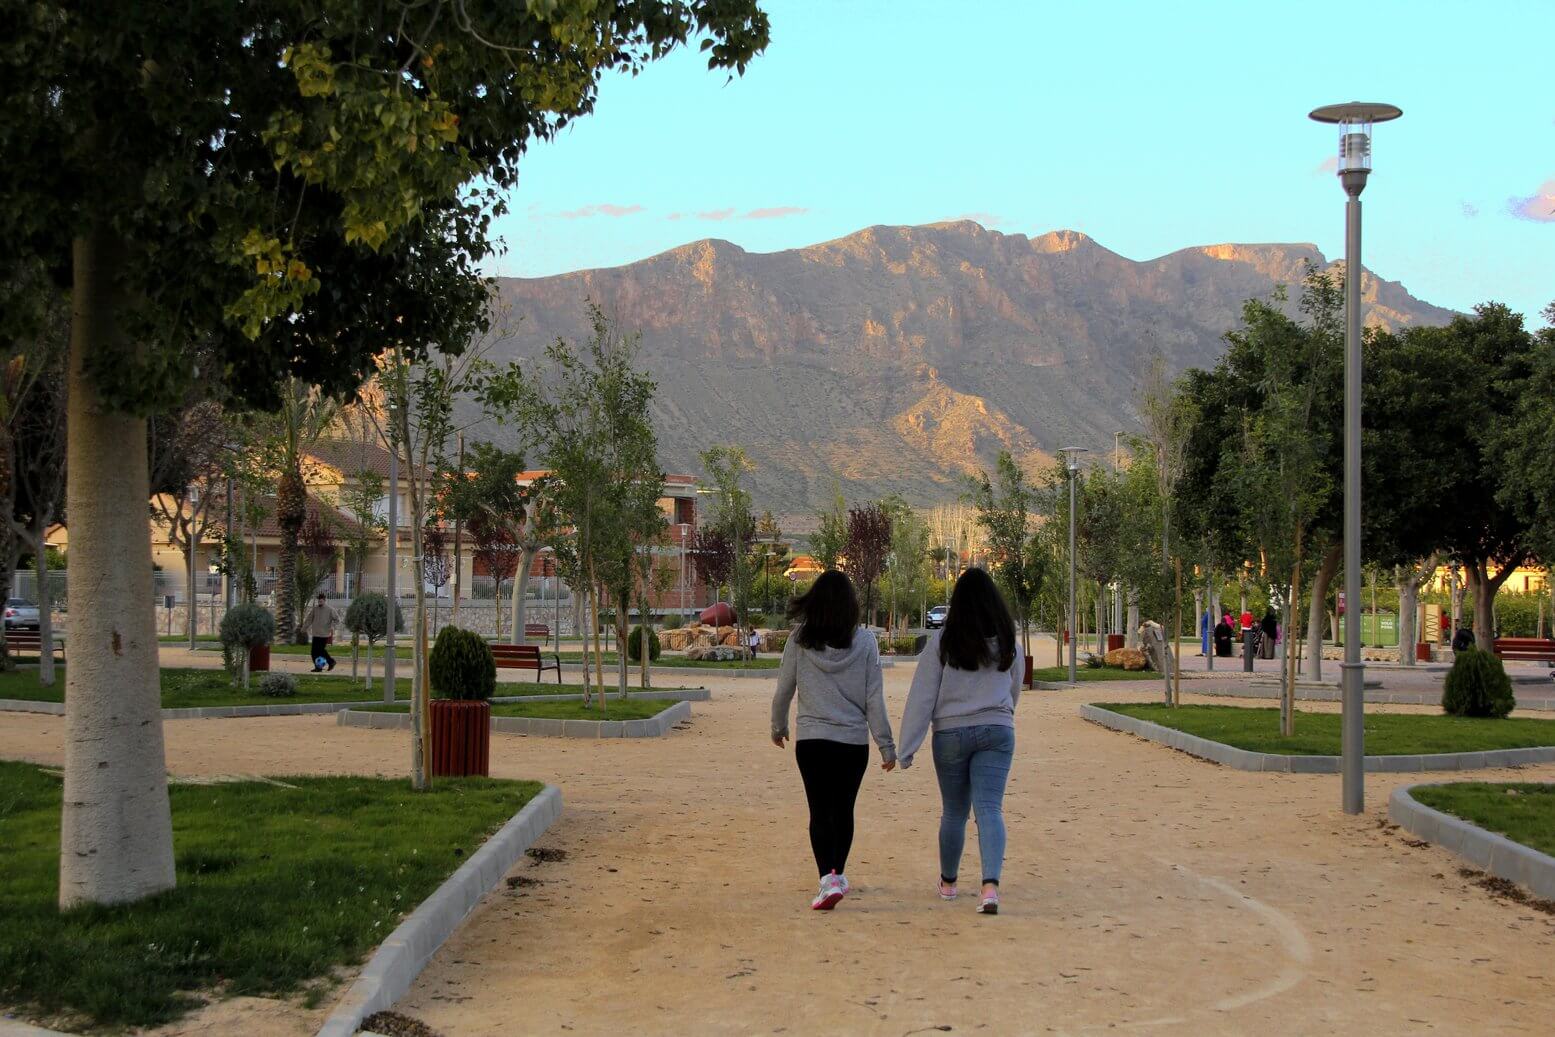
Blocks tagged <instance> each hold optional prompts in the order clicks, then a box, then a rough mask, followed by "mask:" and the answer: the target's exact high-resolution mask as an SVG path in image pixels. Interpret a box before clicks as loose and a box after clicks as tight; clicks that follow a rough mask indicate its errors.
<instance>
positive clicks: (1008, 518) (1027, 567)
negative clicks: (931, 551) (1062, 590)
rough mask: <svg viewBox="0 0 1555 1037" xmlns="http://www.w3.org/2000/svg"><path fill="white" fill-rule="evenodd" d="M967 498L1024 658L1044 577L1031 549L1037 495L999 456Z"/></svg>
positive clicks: (1006, 457)
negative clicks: (1017, 630)
mask: <svg viewBox="0 0 1555 1037" xmlns="http://www.w3.org/2000/svg"><path fill="white" fill-rule="evenodd" d="M970 496H971V499H972V503H973V505H974V506H975V507H976V508H977V519H978V522H979V523H980V524H981V525H982V527H983V529H984V530H986V531H987V534H988V553H989V557H990V559H991V561H992V563H993V564H992V569H993V574H994V576H995V577H996V578H997V579H998V581H999V584H1000V585H1001V586H1002V587H1003V589H1004V593H1005V595H1006V596H1007V597H1008V598H1009V602H1010V608H1011V609H1012V610H1013V611H1014V612H1015V616H1016V619H1017V620H1018V621H1019V623H1020V629H1021V643H1022V647H1023V649H1024V651H1025V652H1026V654H1027V655H1028V656H1029V655H1030V654H1031V612H1032V602H1033V601H1034V600H1035V599H1036V598H1037V597H1038V596H1039V595H1040V594H1041V591H1042V584H1043V581H1044V578H1045V576H1046V567H1045V565H1043V564H1042V562H1043V560H1044V559H1045V557H1046V555H1045V554H1044V553H1042V552H1040V551H1037V550H1034V548H1033V546H1032V541H1033V539H1034V530H1033V522H1032V519H1033V515H1032V512H1033V509H1034V507H1035V505H1036V504H1037V495H1036V493H1035V492H1034V490H1033V487H1032V486H1031V485H1030V484H1029V483H1028V482H1027V481H1026V473H1025V472H1023V471H1021V469H1020V466H1019V465H1017V464H1016V463H1015V458H1014V457H1012V456H1011V455H1010V452H1009V451H1008V450H1002V451H1000V452H999V460H998V463H997V466H996V467H995V469H994V476H993V478H990V477H989V475H988V473H987V472H984V473H982V474H981V475H980V476H977V477H976V478H975V479H974V480H973V484H972V490H971V494H970ZM1065 514H1066V516H1067V512H1066V513H1065ZM1066 528H1067V527H1066Z"/></svg>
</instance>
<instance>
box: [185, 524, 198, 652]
mask: <svg viewBox="0 0 1555 1037" xmlns="http://www.w3.org/2000/svg"><path fill="white" fill-rule="evenodd" d="M192 518H193V516H191V521H190V523H189V525H187V526H185V527H184V543H185V547H184V568H185V569H188V570H189V572H188V574H187V575H188V579H187V580H186V581H185V583H184V593H185V594H187V595H188V598H189V603H188V605H189V607H188V608H186V609H184V613H185V616H184V626H185V627H186V628H187V631H186V632H187V633H188V635H189V651H191V652H192V651H194V650H195V648H196V647H198V644H199V622H198V620H197V619H196V614H197V613H198V612H199V610H198V609H196V608H195V607H194V606H195V601H196V599H197V598H198V597H199V591H198V590H196V589H195V579H194V560H195V556H196V555H198V554H199V551H200V533H199V530H198V529H197V528H196V527H195V525H194V522H193V521H192Z"/></svg>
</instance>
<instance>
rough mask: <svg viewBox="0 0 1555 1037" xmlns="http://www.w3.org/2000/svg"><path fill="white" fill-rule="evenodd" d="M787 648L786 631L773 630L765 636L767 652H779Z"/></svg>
mask: <svg viewBox="0 0 1555 1037" xmlns="http://www.w3.org/2000/svg"><path fill="white" fill-rule="evenodd" d="M787 646H788V631H787V630H774V631H772V633H770V634H768V635H767V651H769V652H781V651H782V650H783V649H784V648H786V647H787Z"/></svg>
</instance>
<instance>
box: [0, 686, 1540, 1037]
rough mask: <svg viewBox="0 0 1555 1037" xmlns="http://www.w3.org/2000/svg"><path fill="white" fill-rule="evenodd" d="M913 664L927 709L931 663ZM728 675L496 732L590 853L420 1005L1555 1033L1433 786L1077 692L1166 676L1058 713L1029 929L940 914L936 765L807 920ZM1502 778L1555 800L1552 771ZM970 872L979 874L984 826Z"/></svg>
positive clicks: (1026, 792)
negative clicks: (661, 709)
mask: <svg viewBox="0 0 1555 1037" xmlns="http://www.w3.org/2000/svg"><path fill="white" fill-rule="evenodd" d="M886 673H887V680H886V685H887V695H888V699H889V700H890V703H891V707H892V713H893V716H899V715H900V711H901V706H902V702H903V700H904V698H905V694H906V686H907V681H908V679H909V678H910V675H911V667H910V666H898V667H895V668H892V669H889V670H887V671H886ZM709 683H710V684H711V685H712V686H713V687H714V694H715V696H716V697H715V699H714V701H712V702H710V703H697V704H695V705H694V707H693V709H694V716H693V721H692V723H691V726H690V727H689V729H687V730H684V731H678V732H676V733H674V734H673V735H672V736H670V737H668V738H665V739H658V740H640V741H637V740H633V741H625V742H614V741H613V742H580V741H571V740H562V739H543V738H517V737H496V738H494V739H493V763H494V772H495V773H497V774H500V775H502V776H511V777H535V778H542V779H544V780H547V781H551V782H554V783H556V784H559V785H560V786H561V787H562V789H563V794H564V797H565V799H566V815H565V817H564V818H563V819H562V820H561V821H560V822H558V824H557V825H556V826H554V827H553V828H552V829H551V831H550V832H549V833H548V834H547V836H546V837H545V838H544V840H543V845H545V846H546V847H549V848H553V849H558V850H562V851H565V853H566V854H567V857H566V859H565V860H564V861H559V862H553V863H544V864H530V863H528V862H526V863H524V864H521V865H520V866H519V867H518V868H517V869H516V870H515V872H514V873H513V876H512V877H515V878H520V879H521V880H523V881H522V883H521V884H519V885H517V886H516V887H513V888H509V887H508V886H507V885H506V884H504V885H503V886H502V887H501V888H499V890H498V891H496V892H494V893H493V894H491V895H490V896H488V897H487V899H486V901H485V902H484V903H483V904H482V905H481V907H480V908H479V909H478V910H477V912H476V914H475V915H473V916H472V918H471V919H470V920H469V922H467V923H466V925H465V926H464V928H463V929H462V930H461V931H460V932H459V933H457V934H456V935H455V936H454V938H453V939H451V940H450V941H449V943H448V944H447V945H446V946H445V947H444V948H443V950H442V951H441V952H440V953H439V954H438V955H437V956H436V958H435V959H434V960H433V962H432V964H431V965H430V966H429V967H428V969H427V970H426V972H425V973H423V975H422V977H421V979H420V980H419V982H418V983H417V984H416V986H415V987H414V988H413V989H412V991H411V992H410V993H409V994H408V995H407V996H406V997H405V998H404V999H403V1000H402V1002H401V1003H400V1004H399V1005H398V1006H397V1010H399V1011H401V1012H404V1013H405V1014H407V1015H411V1016H415V1017H417V1018H419V1019H422V1020H424V1021H425V1022H426V1023H427V1024H429V1025H430V1026H432V1027H433V1028H434V1029H436V1030H437V1031H438V1032H440V1033H442V1034H445V1035H447V1037H465V1035H470V1037H476V1035H486V1034H491V1035H496V1034H512V1033H556V1032H562V1031H566V1032H573V1033H622V1032H633V1033H788V1034H805V1033H821V1032H827V1033H865V1034H892V1035H905V1034H911V1033H925V1032H956V1033H959V1032H967V1031H975V1030H984V1031H986V1032H990V1033H1059V1034H1070V1033H1073V1034H1080V1033H1090V1032H1096V1031H1101V1030H1106V1029H1113V1028H1116V1029H1121V1030H1139V1031H1145V1032H1153V1033H1168V1034H1202V1033H1255V1032H1258V1031H1263V1032H1265V1033H1271V1034H1273V1033H1278V1034H1306V1033H1313V1034H1315V1033H1324V1034H1332V1033H1352V1032H1362V1031H1364V1032H1366V1033H1370V1034H1394V1033H1398V1034H1402V1033H1424V1032H1436V1033H1450V1034H1461V1033H1530V1034H1531V1033H1548V1032H1550V1022H1549V1020H1550V1018H1551V1011H1552V1006H1555V918H1552V917H1551V916H1549V915H1545V914H1541V913H1538V912H1536V911H1533V910H1531V909H1530V908H1527V907H1523V906H1518V905H1514V904H1509V903H1507V902H1504V901H1500V900H1497V899H1494V898H1492V897H1491V896H1490V895H1488V894H1487V893H1485V892H1484V891H1482V890H1480V889H1478V888H1475V887H1473V886H1472V885H1471V884H1470V883H1469V882H1468V881H1466V880H1464V879H1463V878H1461V877H1460V876H1459V875H1458V868H1459V866H1460V862H1459V861H1458V860H1457V859H1456V858H1454V857H1452V856H1451V855H1449V854H1447V853H1444V852H1443V851H1441V850H1439V849H1437V848H1435V847H1411V846H1409V845H1408V844H1407V843H1406V841H1405V837H1404V834H1403V833H1400V832H1397V831H1391V830H1389V828H1388V827H1387V826H1386V824H1385V814H1386V802H1387V794H1388V792H1389V791H1390V790H1391V789H1392V788H1393V787H1394V786H1395V785H1396V784H1398V783H1399V782H1400V781H1401V780H1418V779H1415V778H1407V777H1401V778H1390V777H1387V776H1383V775H1372V776H1369V780H1368V785H1367V791H1368V807H1369V808H1368V811H1367V813H1366V814H1365V815H1363V816H1361V817H1358V818H1346V817H1345V816H1344V815H1342V814H1341V813H1340V812H1339V809H1338V803H1339V787H1338V779H1337V777H1333V776H1305V775H1277V774H1267V775H1266V774H1250V773H1244V772H1239V771H1232V770H1227V769H1224V768H1220V767H1216V766H1214V765H1211V764H1208V763H1205V762H1202V761H1198V760H1195V759H1192V758H1190V757H1187V756H1184V755H1182V754H1179V753H1176V752H1173V751H1171V750H1168V749H1165V748H1163V747H1160V746H1156V745H1153V744H1150V743H1145V742H1142V741H1139V740H1137V739H1134V738H1131V737H1129V736H1126V735H1121V734H1117V733H1114V732H1109V731H1106V730H1103V729H1101V728H1099V727H1096V726H1095V725H1091V724H1088V723H1085V722H1084V721H1081V720H1080V719H1078V717H1077V716H1076V706H1077V704H1078V703H1079V702H1080V701H1085V700H1107V699H1114V700H1152V699H1154V698H1155V696H1156V694H1157V687H1156V686H1155V685H1153V684H1151V685H1137V684H1135V685H1129V684H1114V685H1110V686H1100V687H1098V686H1090V687H1087V688H1085V689H1083V690H1081V691H1078V692H1061V693H1033V694H1031V695H1028V697H1027V698H1026V699H1025V700H1024V701H1023V703H1022V706H1021V709H1020V715H1019V718H1018V719H1019V724H1020V727H1019V730H1018V746H1017V751H1016V764H1015V768H1014V771H1013V773H1012V776H1011V782H1010V789H1009V794H1008V798H1007V800H1006V816H1007V820H1008V824H1009V831H1010V840H1009V854H1008V860H1007V864H1006V868H1005V899H1004V906H1003V908H1002V913H1001V914H1000V915H999V916H998V917H997V918H982V917H979V916H977V915H975V914H974V913H973V908H974V901H973V900H972V899H971V898H967V897H963V899H961V900H959V901H956V902H954V903H950V904H944V903H941V902H940V901H939V900H938V898H937V897H936V896H935V895H934V880H935V873H936V869H937V864H936V857H935V833H936V830H937V825H938V810H939V804H938V795H937V791H936V789H935V785H934V778H933V771H932V763H931V761H930V760H929V759H928V758H927V756H924V757H921V758H920V763H919V765H918V766H917V767H915V768H913V770H911V771H908V772H906V773H901V772H898V773H896V774H890V775H887V774H882V773H881V772H880V771H879V770H878V769H873V770H872V771H871V772H870V774H869V776H868V777H867V779H866V781H865V785H864V789H863V792H862V793H861V795H860V799H859V828H858V835H857V839H856V842H855V846H854V851H853V857H852V861H851V862H850V867H849V872H850V876H849V877H850V878H851V879H852V881H853V883H854V887H855V892H854V894H853V895H851V896H849V898H848V899H847V900H846V901H845V902H844V903H843V904H842V905H841V906H840V907H839V908H838V910H837V911H836V912H834V913H832V914H829V915H828V914H820V913H814V912H810V911H808V910H806V909H805V908H806V904H807V902H808V898H809V897H810V896H811V895H812V893H813V890H814V875H813V865H812V864H811V861H810V855H809V849H808V845H807V841H806V835H805V825H806V818H805V813H804V800H803V796H802V794H801V791H800V785H799V779H798V775H797V772H796V771H795V769H794V765H793V756H792V752H791V751H783V752H780V751H779V750H777V749H775V748H773V747H772V746H771V745H770V744H769V743H768V742H767V741H766V731H767V719H766V718H767V709H768V696H769V694H770V689H771V687H772V685H771V683H770V682H769V681H765V680H729V679H723V680H718V679H717V678H712V679H710V681H709ZM1133 689H1137V690H1133ZM1184 691H1185V693H1186V692H1188V691H1189V689H1188V687H1187V686H1186V685H1185V687H1184ZM1185 699H1186V700H1188V701H1193V696H1192V695H1191V694H1185ZM1216 701H1221V702H1224V701H1225V700H1223V699H1221V700H1216ZM1259 704H1262V705H1267V704H1268V703H1259ZM1310 708H1319V707H1318V706H1316V705H1315V704H1314V705H1312V706H1311V707H1310ZM1372 708H1380V707H1372ZM60 730H61V728H60V721H59V719H58V718H53V717H44V716H23V715H18V714H0V756H5V757H9V758H24V759H32V760H36V761H39V762H45V763H57V762H59V759H60V756H61V744H60ZM167 733H168V745H169V763H170V767H171V769H173V770H174V771H175V772H179V773H188V774H245V773H271V774H275V773H302V772H310V773H329V772H353V773H383V774H400V773H403V772H404V769H405V765H406V762H407V761H406V757H407V755H408V745H407V743H406V742H405V739H404V737H403V735H400V734H397V733H395V732H386V731H366V730H358V729H346V728H339V727H336V726H334V724H333V721H332V720H330V719H327V718H314V717H303V718H273V719H258V720H242V721H212V720H205V721H181V722H173V723H169V724H168V725H167ZM1482 773H1483V775H1484V776H1485V777H1487V778H1499V779H1512V778H1515V779H1519V780H1555V765H1546V766H1542V767H1536V768H1524V769H1521V770H1518V771H1503V772H1482ZM1444 777H1446V776H1444ZM967 853H968V856H967V858H966V862H965V865H964V868H963V873H964V874H965V875H967V876H975V875H976V873H977V857H976V838H975V830H972V831H969V833H968V851H967ZM316 1018H317V1015H316V1014H313V1013H302V1012H301V1011H300V1010H297V1009H295V1008H293V1009H292V1010H291V1011H290V1012H287V1011H281V1010H279V1006H269V1005H268V1004H267V1003H260V1004H258V1005H248V1006H238V1007H234V1008H232V1009H229V1010H226V1011H215V1012H208V1013H204V1014H202V1016H201V1017H199V1018H197V1019H193V1020H191V1021H190V1024H189V1025H188V1026H187V1027H185V1028H182V1030H181V1031H180V1032H191V1033H193V1032H201V1033H220V1032H232V1033H237V1032H256V1031H255V1030H254V1026H255V1025H256V1024H257V1023H259V1021H260V1020H261V1019H264V1020H265V1025H264V1026H263V1027H262V1028H263V1029H265V1030H267V1031H270V1032H288V1031H289V1032H305V1031H306V1027H307V1024H308V1023H309V1022H310V1021H312V1020H315V1019H316Z"/></svg>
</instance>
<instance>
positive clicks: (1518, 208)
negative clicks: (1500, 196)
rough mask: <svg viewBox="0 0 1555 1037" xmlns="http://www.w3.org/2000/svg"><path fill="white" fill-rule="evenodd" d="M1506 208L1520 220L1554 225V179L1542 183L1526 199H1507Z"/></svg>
mask: <svg viewBox="0 0 1555 1037" xmlns="http://www.w3.org/2000/svg"><path fill="white" fill-rule="evenodd" d="M1506 206H1507V209H1508V210H1510V211H1511V213H1512V215H1513V216H1516V217H1517V218H1518V219H1520V220H1533V221H1534V222H1535V223H1555V177H1551V178H1550V179H1548V180H1546V181H1544V183H1542V184H1540V185H1539V189H1538V190H1537V191H1535V192H1534V193H1533V194H1531V195H1529V196H1528V197H1526V198H1510V199H1508V200H1507V203H1506Z"/></svg>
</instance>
